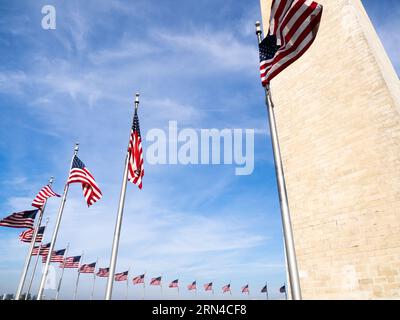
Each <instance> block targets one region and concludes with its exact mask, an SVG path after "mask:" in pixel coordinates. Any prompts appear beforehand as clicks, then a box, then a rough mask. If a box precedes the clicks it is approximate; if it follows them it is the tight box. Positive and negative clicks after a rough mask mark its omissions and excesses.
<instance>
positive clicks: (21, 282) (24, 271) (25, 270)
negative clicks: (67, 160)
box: [15, 177, 54, 300]
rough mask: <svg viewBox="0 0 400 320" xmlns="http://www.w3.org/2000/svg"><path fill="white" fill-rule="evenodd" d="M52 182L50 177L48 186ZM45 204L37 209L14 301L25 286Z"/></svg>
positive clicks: (18, 297) (19, 296)
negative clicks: (33, 229)
mask: <svg viewBox="0 0 400 320" xmlns="http://www.w3.org/2000/svg"><path fill="white" fill-rule="evenodd" d="M53 181H54V178H53V177H50V180H49V186H51V185H52V184H53ZM46 203H47V199H46V200H45V201H44V203H43V206H42V207H41V208H39V217H38V221H37V224H36V228H35V231H34V233H33V237H32V242H31V244H30V246H29V250H28V254H27V256H26V259H25V264H24V268H23V269H22V274H21V278H20V280H19V284H18V288H17V292H16V294H15V300H19V299H20V298H21V293H22V289H23V287H24V284H25V279H26V275H27V274H28V269H29V264H30V263H31V258H32V250H33V247H34V246H35V242H36V236H37V233H38V231H39V227H40V224H41V223H42V218H43V213H44V208H45V207H46Z"/></svg>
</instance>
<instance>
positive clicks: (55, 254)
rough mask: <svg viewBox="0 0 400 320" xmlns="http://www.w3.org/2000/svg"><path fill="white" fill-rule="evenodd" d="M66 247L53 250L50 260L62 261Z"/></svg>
mask: <svg viewBox="0 0 400 320" xmlns="http://www.w3.org/2000/svg"><path fill="white" fill-rule="evenodd" d="M65 251H66V249H61V250H56V251H53V253H52V255H51V258H50V262H63V261H64V254H65Z"/></svg>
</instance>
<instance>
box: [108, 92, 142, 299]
mask: <svg viewBox="0 0 400 320" xmlns="http://www.w3.org/2000/svg"><path fill="white" fill-rule="evenodd" d="M138 108H139V93H136V97H135V110H137V109H138ZM129 139H130V136H129ZM128 148H129V144H128ZM128 165H129V151H128V150H127V152H126V157H125V169H124V176H123V178H122V186H121V194H120V196H119V204H118V213H117V221H116V223H115V229H114V240H113V245H112V252H111V259H110V273H109V275H108V279H107V288H106V296H105V300H111V297H112V289H113V285H114V274H115V267H116V264H117V256H118V245H119V238H120V234H121V226H122V215H123V213H124V206H125V194H126V184H127V181H128Z"/></svg>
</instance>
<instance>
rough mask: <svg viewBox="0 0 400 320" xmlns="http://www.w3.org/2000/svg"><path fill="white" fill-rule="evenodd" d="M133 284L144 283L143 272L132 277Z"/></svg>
mask: <svg viewBox="0 0 400 320" xmlns="http://www.w3.org/2000/svg"><path fill="white" fill-rule="evenodd" d="M132 282H133V284H140V283H143V284H144V274H141V275H140V276H137V277H134V278H133V279H132Z"/></svg>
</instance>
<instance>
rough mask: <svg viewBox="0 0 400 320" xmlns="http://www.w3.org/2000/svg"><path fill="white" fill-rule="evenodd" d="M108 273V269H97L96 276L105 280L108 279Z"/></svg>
mask: <svg viewBox="0 0 400 320" xmlns="http://www.w3.org/2000/svg"><path fill="white" fill-rule="evenodd" d="M109 273H110V268H99V271H97V273H96V276H98V277H100V278H106V277H108V275H109Z"/></svg>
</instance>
